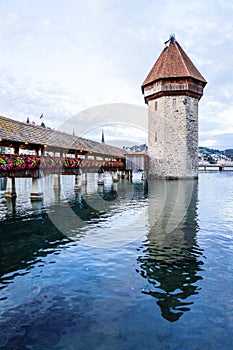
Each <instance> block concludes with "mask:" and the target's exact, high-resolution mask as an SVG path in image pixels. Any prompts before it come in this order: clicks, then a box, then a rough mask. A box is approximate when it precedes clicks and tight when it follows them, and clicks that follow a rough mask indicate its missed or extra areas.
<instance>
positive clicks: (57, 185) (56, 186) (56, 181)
mask: <svg viewBox="0 0 233 350" xmlns="http://www.w3.org/2000/svg"><path fill="white" fill-rule="evenodd" d="M53 188H54V189H55V190H56V189H60V188H61V177H60V175H59V174H55V175H54V183H53Z"/></svg>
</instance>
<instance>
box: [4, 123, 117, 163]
mask: <svg viewBox="0 0 233 350" xmlns="http://www.w3.org/2000/svg"><path fill="white" fill-rule="evenodd" d="M0 138H1V139H2V140H3V141H4V140H5V141H9V142H11V141H12V142H16V143H22V144H25V142H28V143H29V144H34V145H47V146H48V147H54V148H64V149H69V150H82V151H84V152H85V151H87V152H92V153H95V154H100V155H107V156H112V157H117V158H122V157H124V152H123V150H122V149H120V148H118V147H114V146H110V145H107V144H104V143H100V142H96V141H93V140H88V139H85V138H82V137H78V136H73V135H70V134H68V133H65V132H61V131H57V130H53V129H49V128H44V127H41V126H38V125H34V124H30V123H24V122H20V121H18V120H13V119H10V118H6V117H2V116H0Z"/></svg>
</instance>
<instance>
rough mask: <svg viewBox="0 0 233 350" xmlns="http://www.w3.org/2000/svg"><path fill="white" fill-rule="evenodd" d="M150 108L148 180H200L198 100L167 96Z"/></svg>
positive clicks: (152, 104)
mask: <svg viewBox="0 0 233 350" xmlns="http://www.w3.org/2000/svg"><path fill="white" fill-rule="evenodd" d="M148 107H149V120H148V130H149V132H148V156H149V169H148V176H149V177H168V178H189V177H190V178H193V177H197V170H198V100H197V99H195V98H193V97H187V96H185V95H183V96H163V97H160V98H158V99H155V100H153V101H149V104H148Z"/></svg>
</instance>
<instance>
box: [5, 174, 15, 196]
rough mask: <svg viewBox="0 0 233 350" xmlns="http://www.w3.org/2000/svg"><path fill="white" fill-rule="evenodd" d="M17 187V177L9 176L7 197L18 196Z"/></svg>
mask: <svg viewBox="0 0 233 350" xmlns="http://www.w3.org/2000/svg"><path fill="white" fill-rule="evenodd" d="M16 196H17V194H16V188H15V177H8V178H7V184H6V193H5V197H6V198H13V197H16Z"/></svg>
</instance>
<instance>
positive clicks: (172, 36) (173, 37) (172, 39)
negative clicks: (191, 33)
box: [164, 34, 175, 45]
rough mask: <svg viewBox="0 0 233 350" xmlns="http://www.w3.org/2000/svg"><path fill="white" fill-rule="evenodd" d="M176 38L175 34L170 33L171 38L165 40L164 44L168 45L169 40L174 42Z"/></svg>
mask: <svg viewBox="0 0 233 350" xmlns="http://www.w3.org/2000/svg"><path fill="white" fill-rule="evenodd" d="M174 40H175V34H170V38H169V39H168V40H167V41H165V43H164V44H165V45H167V44H168V43H169V42H172V41H174Z"/></svg>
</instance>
